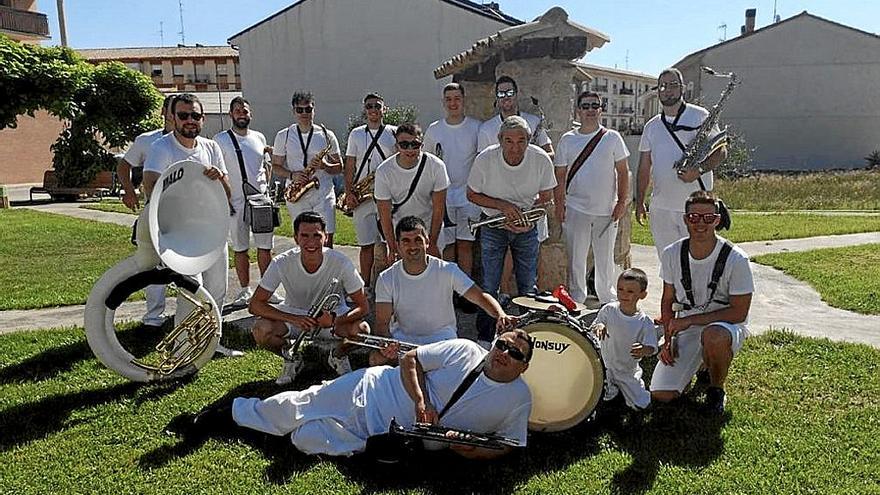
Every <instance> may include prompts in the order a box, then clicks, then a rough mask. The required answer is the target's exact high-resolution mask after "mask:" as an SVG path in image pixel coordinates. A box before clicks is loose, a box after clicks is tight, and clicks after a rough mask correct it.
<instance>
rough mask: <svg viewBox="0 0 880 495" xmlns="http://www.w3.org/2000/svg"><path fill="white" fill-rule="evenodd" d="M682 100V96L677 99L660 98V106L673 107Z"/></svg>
mask: <svg viewBox="0 0 880 495" xmlns="http://www.w3.org/2000/svg"><path fill="white" fill-rule="evenodd" d="M680 100H681V96H676V97H675V98H672V97H669V98H660V104H661V105H663V106H664V107H671V106H672V105H675V104H676V103H678V102H679V101H680Z"/></svg>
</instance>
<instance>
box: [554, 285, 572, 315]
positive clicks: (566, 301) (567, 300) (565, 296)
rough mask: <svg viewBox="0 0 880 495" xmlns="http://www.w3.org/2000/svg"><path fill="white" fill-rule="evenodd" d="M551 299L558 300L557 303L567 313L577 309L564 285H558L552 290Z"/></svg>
mask: <svg viewBox="0 0 880 495" xmlns="http://www.w3.org/2000/svg"><path fill="white" fill-rule="evenodd" d="M553 297H555V298H556V299H559V302H560V303H562V305H563V306H565V307H566V308H567V309H568V310H569V311H574V310H576V309H577V303H576V302H575V301H574V299H572V298H571V294H569V293H568V289H566V288H565V286H564V285H562V284H559V286H558V287H556V288H555V289H553Z"/></svg>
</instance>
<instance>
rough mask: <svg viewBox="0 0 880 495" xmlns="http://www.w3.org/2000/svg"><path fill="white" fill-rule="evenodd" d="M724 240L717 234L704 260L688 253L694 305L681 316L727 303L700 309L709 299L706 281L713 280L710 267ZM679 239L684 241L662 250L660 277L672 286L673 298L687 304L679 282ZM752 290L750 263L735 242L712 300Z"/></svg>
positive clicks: (714, 304)
mask: <svg viewBox="0 0 880 495" xmlns="http://www.w3.org/2000/svg"><path fill="white" fill-rule="evenodd" d="M724 241H725V240H724V239H723V238H721V237H718V240H717V242H716V243H715V249H713V250H712V253H711V254H710V255H709V256H707V257H706V258H704V259H701V260H695V259H694V258H693V257H692V256H691V255H690V254H688V259H689V260H690V269H691V287H692V289H693V293H694V302H695V303H696V306H697V307H696V308H694V309H690V310H687V311H682V312H681V313H680V315H681V317H684V316H688V315H692V314H696V313H709V312H712V311H715V310H718V309H722V308H725V307H727V306H729V304H722V303H719V302H710V303H709V305H708V306H707V307H706V309H700V307H701V306H703V305H704V304H706V303H707V300H708V298H709V282H710V281H711V280H712V269H713V268H714V267H715V260H716V259H717V258H718V254H719V253H720V252H721V246H722V245H723V243H724ZM682 242H684V239H681V240H678V241H676V242H673V243H672V244H670V245H669V246H667V247H666V249H664V250H663V256H661V258H660V278H662V279H663V281H664V282H666V283H667V284H673V285H674V286H675V299H676V301H678V302H682V303H688V304H689V302H688V299H687V294H685V291H684V287H683V286H682V285H681V261H680V256H681V254H680V253H681V243H682ZM727 242H729V241H727ZM753 292H755V283H754V281H753V279H752V268H751V266H749V256H748V255H747V254H746V252H745V251H743V250H742V249H740V248H739V247H738V246H736V245H734V246H733V249H732V250H731V251H730V255H729V256H728V257H727V263H725V265H724V272H723V273H722V275H721V279H720V280H719V281H718V289H717V290H716V291H715V296H714V297H713V298H712V299H713V301H729V300H730V296H741V295H744V294H751V293H753ZM744 323H746V322H744Z"/></svg>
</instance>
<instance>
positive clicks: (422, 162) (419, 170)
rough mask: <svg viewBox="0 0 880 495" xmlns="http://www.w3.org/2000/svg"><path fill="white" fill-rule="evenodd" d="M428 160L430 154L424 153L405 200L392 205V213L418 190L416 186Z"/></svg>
mask: <svg viewBox="0 0 880 495" xmlns="http://www.w3.org/2000/svg"><path fill="white" fill-rule="evenodd" d="M426 161H428V154H427V153H422V161H420V162H419V169H418V170H416V176H415V177H413V180H412V182H411V183H410V185H409V192H408V193H406V197H405V198H403V201H401V202H400V203H395V204H393V205H391V214H392V215H394V214H395V213H397V210H399V209H400V207H401V206H403V205H404V204H405V203H406V202H407V201H409V198H411V197H412V195H413V193H414V192H415V191H416V186H417V185H419V179H420V178H421V177H422V171H424V170H425V162H426Z"/></svg>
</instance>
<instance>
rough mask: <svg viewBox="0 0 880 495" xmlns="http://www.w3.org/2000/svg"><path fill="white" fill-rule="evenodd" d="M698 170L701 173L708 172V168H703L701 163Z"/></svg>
mask: <svg viewBox="0 0 880 495" xmlns="http://www.w3.org/2000/svg"><path fill="white" fill-rule="evenodd" d="M697 172H699V173H700V175H703V174H705V173H706V172H708V170H706V169H705V168H703V166H702V165H700V166H699V167H697Z"/></svg>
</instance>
